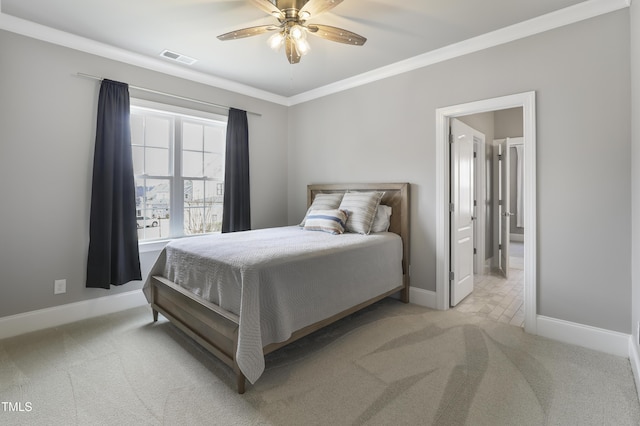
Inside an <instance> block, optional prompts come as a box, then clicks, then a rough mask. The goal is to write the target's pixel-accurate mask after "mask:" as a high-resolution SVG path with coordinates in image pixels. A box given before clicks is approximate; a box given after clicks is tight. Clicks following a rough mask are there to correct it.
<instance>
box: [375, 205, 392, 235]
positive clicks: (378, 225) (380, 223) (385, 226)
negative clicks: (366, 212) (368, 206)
mask: <svg viewBox="0 0 640 426" xmlns="http://www.w3.org/2000/svg"><path fill="white" fill-rule="evenodd" d="M389 225H391V207H389V206H385V205H384V204H380V205H379V206H378V210H376V217H375V219H373V225H371V232H387V231H388V230H389Z"/></svg>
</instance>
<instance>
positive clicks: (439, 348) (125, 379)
mask: <svg viewBox="0 0 640 426" xmlns="http://www.w3.org/2000/svg"><path fill="white" fill-rule="evenodd" d="M232 384H233V377H232V376H231V374H230V371H229V369H228V368H227V367H226V366H225V365H223V364H222V363H220V362H218V361H217V360H215V359H213V358H212V357H211V356H210V355H208V354H207V353H205V352H204V351H202V350H201V349H200V348H199V347H198V346H197V345H195V344H194V343H192V342H191V341H190V340H189V339H188V338H186V337H185V336H184V335H183V334H181V333H180V332H179V331H177V330H176V329H175V328H174V327H173V326H172V325H170V324H169V323H168V322H166V321H162V320H161V321H160V322H159V323H157V324H152V321H151V313H150V310H149V309H148V308H146V307H145V308H137V309H133V310H130V311H126V312H124V313H120V314H114V315H109V316H106V317H101V318H97V319H93V320H89V321H85V322H82V323H76V324H70V325H67V326H64V327H59V328H56V329H52V330H48V331H43V332H36V333H31V334H28V335H24V336H19V337H15V338H11V339H5V340H2V341H0V401H2V402H9V403H12V404H13V405H12V406H11V407H13V408H14V409H15V408H16V407H17V405H16V403H18V402H19V403H21V404H22V408H23V409H24V408H25V407H26V405H25V404H26V403H29V404H28V406H29V407H31V409H30V410H28V411H27V410H25V411H22V412H16V411H11V410H9V409H8V408H9V406H7V405H6V404H4V405H0V424H2V425H5V424H6V425H21V424H24V425H73V424H75V425H159V424H165V425H199V424H203V425H204V424H206V425H364V424H366V425H429V424H437V425H465V424H466V425H491V426H495V425H616V426H617V425H638V424H640V406H639V404H638V397H637V393H636V389H635V385H634V382H633V378H632V373H631V368H630V365H629V361H628V360H627V359H623V358H618V357H614V356H610V355H605V354H602V353H598V352H594V351H590V350H588V349H583V348H579V347H575V346H570V345H565V344H561V343H558V342H553V341H550V340H547V339H543V338H539V337H535V336H531V335H527V334H525V333H524V332H523V331H522V329H521V328H519V327H515V326H510V325H507V324H501V323H498V322H495V321H490V320H487V319H486V318H482V317H479V316H477V315H474V314H472V313H462V312H456V311H452V310H450V311H447V312H439V311H432V310H428V309H425V308H421V307H419V306H415V305H404V304H402V303H400V302H398V301H395V300H384V301H382V302H381V303H379V304H377V305H374V306H373V307H371V308H369V309H367V310H365V311H364V312H360V313H358V314H355V315H353V316H352V317H349V318H347V319H345V320H343V321H341V322H339V323H337V324H335V325H333V326H330V327H329V328H327V329H324V330H322V331H320V332H319V333H317V334H315V335H312V336H309V337H308V338H305V339H303V340H301V341H299V342H298V343H295V344H294V345H292V346H289V347H287V348H284V349H283V350H281V351H277V352H275V353H273V354H271V355H270V356H268V357H267V370H266V372H265V374H264V375H263V376H262V377H261V378H260V380H259V381H258V382H257V383H256V385H253V386H252V385H249V386H248V389H247V393H246V394H244V395H238V394H236V393H235V391H234V389H233V388H232ZM3 407H4V408H3Z"/></svg>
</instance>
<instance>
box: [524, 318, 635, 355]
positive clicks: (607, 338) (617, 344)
mask: <svg viewBox="0 0 640 426" xmlns="http://www.w3.org/2000/svg"><path fill="white" fill-rule="evenodd" d="M537 334H538V335H539V336H543V337H548V338H549V339H553V340H559V341H561V342H565V343H569V344H572V345H577V346H582V347H585V348H589V349H593V350H596V351H600V352H605V353H608V354H612V355H617V356H622V357H625V358H627V357H629V356H630V354H629V339H630V336H629V335H628V334H624V333H619V332H617V331H611V330H605V329H603V328H597V327H591V326H589V325H583V324H578V323H575V322H569V321H564V320H560V319H556V318H549V317H545V316H542V315H538V318H537Z"/></svg>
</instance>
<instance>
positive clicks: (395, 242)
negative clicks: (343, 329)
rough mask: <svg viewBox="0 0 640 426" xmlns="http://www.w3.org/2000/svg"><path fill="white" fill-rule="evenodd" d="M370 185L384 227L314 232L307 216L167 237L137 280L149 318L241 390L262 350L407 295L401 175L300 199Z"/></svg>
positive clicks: (319, 190)
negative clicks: (205, 356)
mask: <svg viewBox="0 0 640 426" xmlns="http://www.w3.org/2000/svg"><path fill="white" fill-rule="evenodd" d="M374 191H375V192H378V193H380V194H382V195H381V199H380V205H383V206H388V207H386V208H387V209H388V208H389V207H390V211H391V216H390V217H389V218H388V219H389V221H388V223H387V225H388V232H384V231H382V232H371V233H369V234H368V235H361V234H358V233H350V232H347V233H343V234H341V235H332V234H330V233H328V232H314V231H309V230H307V229H311V228H310V225H311V224H312V222H311V216H308V217H309V219H307V216H305V219H304V220H305V221H307V223H306V225H307V226H304V227H301V226H298V225H296V226H287V227H281V228H269V229H261V230H255V231H245V232H237V233H229V234H216V235H207V236H199V237H191V238H186V239H180V240H176V241H173V242H171V243H170V244H168V245H167V247H165V249H164V250H163V251H162V253H161V254H160V256H159V257H158V260H157V261H156V263H155V264H154V266H153V267H152V269H151V272H150V274H149V277H148V279H147V280H146V282H145V284H144V287H143V290H144V293H145V296H146V297H147V299H148V301H149V303H150V305H151V308H152V311H153V319H154V321H157V319H158V313H161V314H162V315H163V316H164V317H166V318H167V319H168V320H169V321H170V322H171V323H173V324H174V325H175V326H176V327H178V328H179V329H181V330H182V331H183V332H184V333H186V334H187V335H188V336H190V337H191V338H192V339H194V340H195V341H196V342H198V343H199V344H200V345H201V346H202V347H204V348H205V349H206V350H207V351H209V352H210V353H211V354H213V355H214V356H216V357H217V358H219V359H220V360H222V361H223V362H224V363H226V364H227V365H229V366H230V367H231V368H232V369H233V371H234V373H235V376H236V386H237V390H238V392H239V393H244V391H245V388H246V380H249V381H250V382H251V383H255V381H256V380H257V379H258V378H259V377H260V375H261V374H262V372H263V370H264V355H266V354H268V353H270V352H273V351H275V350H277V349H279V348H281V347H283V346H285V345H287V344H288V343H291V342H293V341H295V340H297V339H299V338H301V337H304V336H306V335H308V334H310V333H312V332H314V331H316V330H318V329H320V328H322V327H324V326H326V325H328V324H331V323H333V322H335V321H337V320H339V319H341V318H344V317H345V316H347V315H350V314H352V313H354V312H356V311H358V310H360V309H362V308H364V307H366V306H368V305H371V304H373V303H375V302H377V301H379V300H381V299H383V298H385V297H388V296H391V295H394V294H396V293H397V294H399V297H400V299H401V300H402V301H404V302H405V303H408V302H409V184H408V183H383V184H325V185H309V186H308V187H307V206H308V207H309V206H312V203H314V200H315V201H319V200H321V199H324V198H327V197H333V196H336V194H346V193H349V195H345V196H344V197H345V198H344V199H345V200H346V199H347V197H349V196H351V197H352V198H353V197H355V196H358V195H360V194H362V193H372V192H374ZM319 194H322V195H321V196H320V197H318V200H316V197H317V196H318V195H319ZM323 197H324V198H323ZM337 197H340V196H337ZM316 204H317V203H316ZM316 204H313V206H315V205H316ZM310 210H312V208H309V211H310ZM309 211H308V212H307V213H309ZM314 212H315V210H314Z"/></svg>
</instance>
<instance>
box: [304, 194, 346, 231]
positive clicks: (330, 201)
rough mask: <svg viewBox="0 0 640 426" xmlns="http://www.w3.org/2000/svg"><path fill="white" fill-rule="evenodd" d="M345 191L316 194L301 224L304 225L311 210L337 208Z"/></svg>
mask: <svg viewBox="0 0 640 426" xmlns="http://www.w3.org/2000/svg"><path fill="white" fill-rule="evenodd" d="M343 195H344V193H342V192H336V193H331V194H316V196H315V197H314V199H313V202H312V203H311V205H310V206H309V208H308V209H307V213H306V214H305V216H304V219H302V222H300V226H304V224H305V221H306V220H307V216H308V215H309V212H310V211H311V210H333V209H337V208H338V207H339V206H340V202H341V201H342V196H343Z"/></svg>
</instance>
